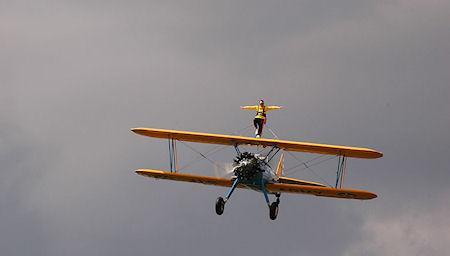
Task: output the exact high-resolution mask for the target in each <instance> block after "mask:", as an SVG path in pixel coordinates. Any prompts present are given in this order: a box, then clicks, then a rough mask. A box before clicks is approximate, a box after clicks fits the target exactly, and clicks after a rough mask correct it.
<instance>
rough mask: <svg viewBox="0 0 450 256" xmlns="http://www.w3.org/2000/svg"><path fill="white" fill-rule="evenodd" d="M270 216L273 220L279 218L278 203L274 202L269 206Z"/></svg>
mask: <svg viewBox="0 0 450 256" xmlns="http://www.w3.org/2000/svg"><path fill="white" fill-rule="evenodd" d="M269 216H270V219H271V220H275V219H276V218H277V216H278V203H277V202H273V203H272V204H271V205H270V206H269Z"/></svg>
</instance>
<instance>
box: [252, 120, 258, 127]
mask: <svg viewBox="0 0 450 256" xmlns="http://www.w3.org/2000/svg"><path fill="white" fill-rule="evenodd" d="M253 125H254V126H255V129H258V118H255V119H253Z"/></svg>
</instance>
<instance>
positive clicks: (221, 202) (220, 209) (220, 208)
mask: <svg viewBox="0 0 450 256" xmlns="http://www.w3.org/2000/svg"><path fill="white" fill-rule="evenodd" d="M224 209H225V200H224V199H223V198H222V197H218V198H217V200H216V213H217V215H222V214H223V210H224Z"/></svg>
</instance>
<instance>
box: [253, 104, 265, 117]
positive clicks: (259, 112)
mask: <svg viewBox="0 0 450 256" xmlns="http://www.w3.org/2000/svg"><path fill="white" fill-rule="evenodd" d="M255 118H260V119H266V107H261V106H259V105H258V108H257V110H256V116H255Z"/></svg>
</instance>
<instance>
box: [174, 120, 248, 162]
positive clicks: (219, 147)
mask: <svg viewBox="0 0 450 256" xmlns="http://www.w3.org/2000/svg"><path fill="white" fill-rule="evenodd" d="M252 126H253V125H248V126H247V127H245V128H242V129H239V130H237V131H235V132H232V133H231V134H237V135H241V134H242V133H244V132H245V131H247V130H248V129H249V128H250V127H252ZM183 144H184V145H185V146H187V144H186V143H183ZM187 147H188V148H191V150H192V149H193V147H189V146H187ZM226 147H227V145H217V146H215V147H213V148H212V149H210V150H208V151H207V152H205V153H203V154H202V153H201V152H199V151H197V150H193V151H194V152H196V153H197V154H199V156H197V157H196V158H195V159H193V160H192V161H190V162H188V163H187V164H185V165H183V166H182V167H180V168H179V169H178V171H181V170H184V169H185V168H187V167H189V166H191V165H193V164H194V163H196V162H198V161H200V160H201V159H202V158H206V159H208V160H209V161H210V162H213V161H212V160H210V159H209V158H208V157H210V156H212V155H214V154H217V153H218V152H220V151H222V150H223V149H225V148H226ZM214 165H215V166H216V164H214Z"/></svg>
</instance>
